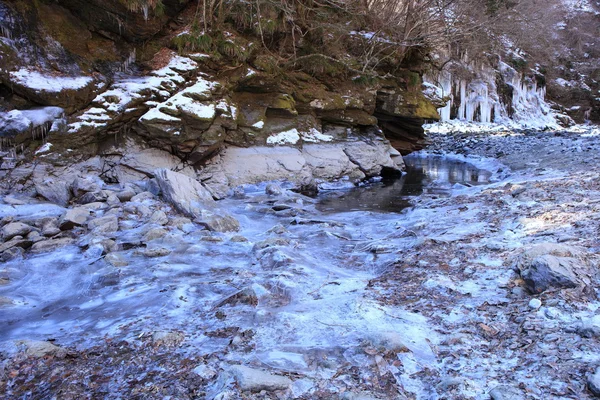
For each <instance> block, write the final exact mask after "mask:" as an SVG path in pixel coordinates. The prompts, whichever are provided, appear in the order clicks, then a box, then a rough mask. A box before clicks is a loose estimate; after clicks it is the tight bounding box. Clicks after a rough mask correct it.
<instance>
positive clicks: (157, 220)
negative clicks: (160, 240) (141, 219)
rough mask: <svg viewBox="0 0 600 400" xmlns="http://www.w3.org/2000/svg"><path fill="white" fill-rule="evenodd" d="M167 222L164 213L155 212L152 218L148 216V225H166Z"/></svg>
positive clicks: (167, 219)
mask: <svg viewBox="0 0 600 400" xmlns="http://www.w3.org/2000/svg"><path fill="white" fill-rule="evenodd" d="M168 222H169V218H167V214H165V212H164V211H161V210H158V211H155V212H154V213H153V214H152V216H150V223H152V224H158V225H166V224H167V223H168Z"/></svg>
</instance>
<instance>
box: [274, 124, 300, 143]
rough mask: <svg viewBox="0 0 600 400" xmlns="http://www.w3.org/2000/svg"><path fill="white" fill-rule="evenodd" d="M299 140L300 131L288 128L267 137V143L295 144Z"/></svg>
mask: <svg viewBox="0 0 600 400" xmlns="http://www.w3.org/2000/svg"><path fill="white" fill-rule="evenodd" d="M299 140H300V133H299V132H298V130H297V129H295V128H294V129H290V130H289V131H285V132H279V133H277V134H275V135H272V136H269V137H268V138H267V143H268V144H279V145H281V144H296V143H298V141H299Z"/></svg>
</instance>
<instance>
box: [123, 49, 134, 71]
mask: <svg viewBox="0 0 600 400" xmlns="http://www.w3.org/2000/svg"><path fill="white" fill-rule="evenodd" d="M135 60H136V50H135V49H133V51H132V52H131V53H130V54H129V57H127V59H126V60H125V61H123V63H122V64H121V67H120V68H119V71H121V72H125V71H127V70H129V67H130V66H131V64H133V63H135Z"/></svg>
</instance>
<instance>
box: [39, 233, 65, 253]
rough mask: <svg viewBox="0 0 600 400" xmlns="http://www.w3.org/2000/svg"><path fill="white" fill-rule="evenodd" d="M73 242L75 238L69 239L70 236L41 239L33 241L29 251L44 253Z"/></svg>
mask: <svg viewBox="0 0 600 400" xmlns="http://www.w3.org/2000/svg"><path fill="white" fill-rule="evenodd" d="M73 243H75V239H71V238H67V237H65V238H59V239H49V240H42V241H40V242H37V243H35V244H34V245H33V246H31V250H30V251H31V252H32V253H44V252H47V251H53V250H55V249H57V248H59V247H64V246H68V245H70V244H73Z"/></svg>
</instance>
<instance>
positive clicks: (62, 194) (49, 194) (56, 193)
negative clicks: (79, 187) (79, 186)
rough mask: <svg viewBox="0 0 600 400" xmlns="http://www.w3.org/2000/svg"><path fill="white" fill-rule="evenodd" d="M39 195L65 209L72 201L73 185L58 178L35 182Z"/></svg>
mask: <svg viewBox="0 0 600 400" xmlns="http://www.w3.org/2000/svg"><path fill="white" fill-rule="evenodd" d="M34 185H35V190H36V192H37V194H38V195H39V196H41V197H43V198H44V199H46V200H48V201H50V202H52V203H55V204H58V205H60V206H63V207H65V206H66V205H67V204H69V200H71V185H70V184H69V183H67V182H65V181H62V180H60V179H56V178H47V179H44V180H34Z"/></svg>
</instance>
